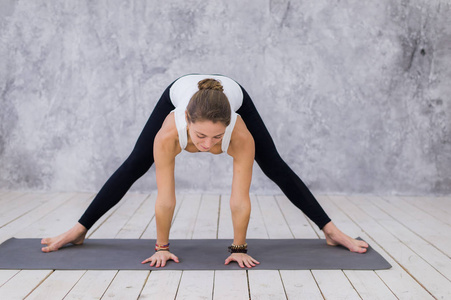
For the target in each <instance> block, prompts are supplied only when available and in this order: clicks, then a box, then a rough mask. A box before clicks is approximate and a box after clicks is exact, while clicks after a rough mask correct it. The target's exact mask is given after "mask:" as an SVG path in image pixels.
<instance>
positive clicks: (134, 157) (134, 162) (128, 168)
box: [121, 153, 153, 177]
mask: <svg viewBox="0 0 451 300" xmlns="http://www.w3.org/2000/svg"><path fill="white" fill-rule="evenodd" d="M152 164H153V157H152V154H148V155H142V154H137V153H132V154H131V155H130V156H129V157H128V158H127V159H126V160H125V162H124V163H123V164H122V166H121V169H123V170H124V171H125V172H126V173H128V174H130V175H135V176H137V177H141V176H142V175H144V174H145V173H146V172H147V171H148V170H149V169H150V167H151V166H152Z"/></svg>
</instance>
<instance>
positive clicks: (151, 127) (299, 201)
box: [79, 85, 330, 229]
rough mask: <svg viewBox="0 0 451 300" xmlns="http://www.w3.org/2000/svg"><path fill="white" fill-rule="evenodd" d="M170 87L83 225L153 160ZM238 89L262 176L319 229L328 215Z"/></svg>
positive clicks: (116, 198)
mask: <svg viewBox="0 0 451 300" xmlns="http://www.w3.org/2000/svg"><path fill="white" fill-rule="evenodd" d="M170 87H171V85H170V86H169V87H168V88H167V89H166V90H165V91H164V93H163V95H162V96H161V98H160V100H159V101H158V103H157V105H156V106H155V108H154V110H153V112H152V114H151V115H150V118H149V120H148V121H147V123H146V126H145V127H144V129H143V131H142V132H141V135H140V136H139V138H138V141H137V142H136V145H135V148H134V149H133V151H132V153H131V154H130V156H129V157H128V158H127V159H126V160H125V162H124V163H123V164H122V165H121V166H120V167H119V169H117V171H116V172H114V174H113V175H112V176H111V177H110V179H108V181H107V182H106V183H105V185H104V186H103V187H102V189H101V190H100V191H99V193H98V194H97V196H96V197H95V198H94V200H93V201H92V202H91V204H90V205H89V207H88V209H87V210H86V211H85V213H84V214H83V216H82V217H81V218H80V220H79V223H80V224H82V225H83V226H85V227H86V228H87V229H89V228H91V227H92V225H94V223H95V222H96V221H97V220H98V219H100V217H101V216H102V215H103V214H105V213H106V212H107V211H108V210H109V209H110V208H112V207H113V206H114V205H116V204H117V203H118V202H119V200H121V199H122V197H123V196H124V195H125V193H126V192H127V191H128V190H129V189H130V187H131V186H132V184H133V183H134V182H135V181H136V180H138V179H139V178H140V177H141V176H143V175H144V174H145V173H146V172H147V171H148V170H149V168H150V167H151V166H152V164H153V162H154V158H153V141H154V139H155V136H156V134H157V133H158V131H159V130H160V128H161V125H162V124H163V121H164V119H165V118H166V116H167V115H168V114H169V113H170V112H171V111H172V110H173V109H174V108H175V107H174V105H173V104H172V102H171V99H170V97H169V89H170ZM242 90H243V96H244V98H243V104H242V106H241V107H240V109H239V110H238V111H237V113H238V114H239V115H240V116H241V117H242V118H243V120H244V122H245V124H246V126H247V128H248V129H249V131H250V133H251V134H252V136H253V138H254V142H255V161H256V162H257V163H258V165H259V166H260V168H261V169H262V171H263V172H264V173H265V174H266V176H268V177H269V178H270V179H271V180H272V181H274V182H275V183H276V184H277V185H278V186H279V187H280V189H281V190H282V191H283V193H284V194H285V195H286V196H287V197H288V199H290V201H291V202H292V203H293V204H294V205H296V206H297V207H298V208H299V209H300V210H302V211H303V212H304V213H305V214H306V215H307V216H308V217H309V218H310V219H311V220H312V221H313V222H315V224H316V225H317V226H318V227H319V228H320V229H322V228H323V227H324V225H326V224H327V223H328V222H329V221H330V218H329V217H328V216H327V214H326V213H325V212H324V210H323V209H322V207H321V206H320V205H319V203H318V201H316V199H315V197H314V196H313V195H312V193H311V192H310V191H309V189H308V188H307V187H306V185H305V184H304V183H303V182H302V180H301V179H300V178H299V177H298V176H297V175H296V174H295V173H294V172H293V171H292V170H291V169H290V167H289V166H288V165H287V164H286V163H285V162H284V161H283V159H282V158H281V157H280V155H279V153H278V152H277V149H276V146H275V145H274V142H273V140H272V138H271V136H270V134H269V132H268V130H267V129H266V126H265V124H264V123H263V120H262V119H261V117H260V115H259V114H258V112H257V109H256V108H255V106H254V103H253V102H252V100H251V98H250V97H249V95H248V94H247V92H246V91H245V90H244V89H243V88H242Z"/></svg>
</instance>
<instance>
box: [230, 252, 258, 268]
mask: <svg viewBox="0 0 451 300" xmlns="http://www.w3.org/2000/svg"><path fill="white" fill-rule="evenodd" d="M231 261H236V262H237V263H238V265H240V267H241V268H244V266H246V267H248V268H252V267H255V264H257V265H258V264H260V263H259V262H258V261H257V260H256V259H253V258H252V257H251V256H249V255H247V254H246V253H232V254H231V255H230V256H229V257H227V259H226V260H225V264H226V265H228V264H229V263H230V262H231Z"/></svg>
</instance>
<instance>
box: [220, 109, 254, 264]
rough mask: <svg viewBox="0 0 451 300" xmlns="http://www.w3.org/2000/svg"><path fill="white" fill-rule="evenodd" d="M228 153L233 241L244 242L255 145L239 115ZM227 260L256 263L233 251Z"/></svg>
mask: <svg viewBox="0 0 451 300" xmlns="http://www.w3.org/2000/svg"><path fill="white" fill-rule="evenodd" d="M228 153H229V154H230V155H231V156H232V157H233V180H232V193H231V197H230V209H231V212H232V222H233V234H234V238H233V244H234V245H244V244H245V243H246V233H247V227H248V224H249V218H250V214H251V201H250V197H249V189H250V185H251V181H252V166H253V163H254V156H255V145H254V139H253V138H252V135H251V134H250V132H249V131H248V130H247V128H246V125H245V124H244V122H243V120H242V119H241V118H240V117H239V118H238V119H237V123H236V125H235V129H234V132H233V134H232V140H231V143H230V146H229V151H228ZM230 261H237V262H238V264H239V265H240V266H241V267H244V265H246V266H247V267H252V266H255V263H258V262H257V261H256V260H254V259H253V258H252V257H250V256H249V255H246V254H243V253H233V254H232V255H230V257H229V258H227V260H226V264H228V263H229V262H230Z"/></svg>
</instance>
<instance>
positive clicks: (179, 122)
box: [173, 107, 188, 150]
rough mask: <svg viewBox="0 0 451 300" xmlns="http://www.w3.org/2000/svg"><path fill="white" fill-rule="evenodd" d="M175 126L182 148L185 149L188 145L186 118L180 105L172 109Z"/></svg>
mask: <svg viewBox="0 0 451 300" xmlns="http://www.w3.org/2000/svg"><path fill="white" fill-rule="evenodd" d="M173 112H174V119H175V126H176V127H177V132H178V134H179V143H180V147H181V148H182V150H185V148H186V146H187V145H188V133H187V131H186V118H185V109H184V108H182V107H178V108H176V109H174V110H173Z"/></svg>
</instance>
